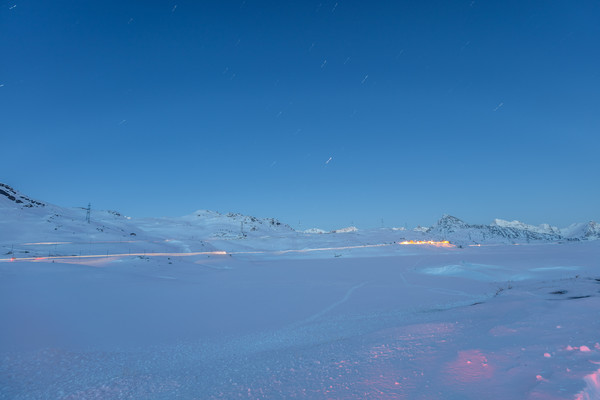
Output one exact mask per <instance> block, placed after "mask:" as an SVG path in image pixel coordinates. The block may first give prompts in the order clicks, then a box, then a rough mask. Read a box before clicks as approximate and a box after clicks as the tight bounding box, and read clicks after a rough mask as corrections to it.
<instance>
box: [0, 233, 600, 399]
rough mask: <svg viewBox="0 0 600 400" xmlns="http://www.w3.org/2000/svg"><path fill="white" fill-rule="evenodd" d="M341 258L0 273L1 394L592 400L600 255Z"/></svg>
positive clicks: (202, 258) (595, 247) (7, 268)
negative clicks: (0, 327) (0, 325)
mask: <svg viewBox="0 0 600 400" xmlns="http://www.w3.org/2000/svg"><path fill="white" fill-rule="evenodd" d="M312 240H313V242H311V243H310V244H307V246H298V244H299V243H295V244H296V245H297V246H296V248H298V249H302V248H309V247H315V246H318V243H315V242H314V239H312ZM300 244H301V243H300ZM213 245H214V246H215V247H216V248H219V247H220V246H222V243H221V244H219V243H216V244H213ZM330 245H331V243H328V244H327V246H330ZM64 246H66V245H64ZM69 246H71V247H65V251H66V252H67V253H74V254H78V252H77V249H76V247H77V246H79V245H77V244H70V245H69ZM85 246H90V244H86V245H85ZM112 246H113V247H114V248H115V250H116V251H115V252H116V253H127V251H126V250H124V251H122V250H123V249H122V248H121V249H119V248H118V247H119V246H120V247H124V246H129V244H121V245H119V244H112ZM231 246H233V244H232V245H231ZM248 247H249V248H252V247H254V248H256V247H259V245H258V244H256V243H255V244H252V243H248ZM263 247H264V246H263ZM337 247H338V248H336V249H334V250H323V251H319V252H310V253H306V252H283V253H281V252H280V253H277V254H275V253H268V254H267V253H258V254H252V253H251V252H248V253H244V254H241V253H240V254H234V255H229V254H203V255H196V256H189V257H176V256H172V255H171V256H167V255H165V256H153V257H144V256H141V257H140V256H118V257H117V256H112V255H110V254H109V256H107V257H103V258H90V259H85V258H68V259H62V260H61V259H58V258H57V259H49V258H47V257H46V258H41V259H39V260H37V261H14V262H1V263H0V321H1V324H2V329H1V330H0V398H1V399H141V398H143V399H173V398H181V399H211V398H212V399H231V398H248V399H279V398H307V399H311V398H314V399H321V398H323V399H365V398H372V399H481V398H487V399H509V398H510V399H581V400H587V399H598V398H600V394H599V393H600V384H599V383H600V343H599V342H600V334H599V332H600V296H599V292H600V265H599V260H600V257H599V255H600V242H598V241H590V242H579V243H565V244H535V245H533V244H532V245H521V246H513V245H500V246H490V247H465V248H458V247H455V248H437V247H432V246H399V245H396V246H382V247H367V248H352V249H346V250H344V249H340V248H341V247H344V246H343V243H338V246H337ZM238 250H239V249H238Z"/></svg>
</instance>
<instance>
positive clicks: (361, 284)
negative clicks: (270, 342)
mask: <svg viewBox="0 0 600 400" xmlns="http://www.w3.org/2000/svg"><path fill="white" fill-rule="evenodd" d="M367 283H369V282H363V283H359V284H358V285H355V286H352V287H351V288H350V289H348V291H347V292H346V294H345V295H344V297H342V299H341V300H339V301H336V302H335V303H333V304H332V305H330V306H329V307H327V308H325V309H323V310H321V311H319V312H318V313H316V314H314V315H312V316H310V317H308V318H306V319H305V320H303V321H302V322H300V323H299V325H302V324H305V323H308V322H312V321H314V320H316V319H318V318H321V317H322V316H323V315H325V314H327V313H328V312H330V311H331V310H333V309H334V308H336V307H337V306H339V305H340V304H343V303H345V302H347V301H348V299H349V298H350V296H352V293H353V292H354V291H355V290H357V289H360V288H361V287H363V286H365V285H366V284H367Z"/></svg>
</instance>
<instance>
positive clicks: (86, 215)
mask: <svg viewBox="0 0 600 400" xmlns="http://www.w3.org/2000/svg"><path fill="white" fill-rule="evenodd" d="M86 210H87V212H86V213H85V220H86V222H87V223H88V224H89V223H90V214H91V211H92V203H88V206H87V209H86Z"/></svg>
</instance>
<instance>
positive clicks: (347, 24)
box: [0, 0, 600, 228]
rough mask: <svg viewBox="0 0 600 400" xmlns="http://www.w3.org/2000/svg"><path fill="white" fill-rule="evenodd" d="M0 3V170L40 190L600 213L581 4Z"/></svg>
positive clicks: (117, 196) (98, 199) (324, 212)
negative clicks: (0, 141) (0, 149)
mask: <svg viewBox="0 0 600 400" xmlns="http://www.w3.org/2000/svg"><path fill="white" fill-rule="evenodd" d="M0 6H1V7H0V29H1V31H0V32H1V40H0V54H1V57H2V58H1V60H2V61H1V62H0V85H3V86H0V116H1V117H0V134H1V138H2V150H3V151H2V156H1V157H0V181H1V182H4V183H7V184H10V185H13V186H15V187H16V188H17V189H19V190H21V191H22V192H24V193H26V194H28V195H30V196H33V197H36V198H39V199H41V200H45V201H49V202H52V203H55V204H59V205H63V206H84V205H87V203H88V202H92V206H93V207H96V208H103V209H117V210H119V211H121V212H123V213H125V214H127V215H131V216H134V217H137V216H177V215H184V214H188V213H191V212H193V211H194V210H196V209H212V210H218V211H222V212H228V211H234V212H242V213H247V214H251V215H256V216H263V217H276V218H279V219H281V220H282V221H284V222H287V223H289V224H291V225H293V226H295V227H298V224H299V223H300V227H301V228H309V227H313V226H319V227H323V228H335V227H341V226H347V225H350V224H351V223H353V224H354V225H357V226H359V227H364V228H366V227H376V226H380V225H381V220H382V218H383V222H384V224H385V225H386V226H402V225H404V224H405V223H406V224H408V226H414V225H417V224H422V225H430V224H433V223H434V222H435V221H436V220H437V219H438V218H439V217H440V216H441V214H442V213H449V214H453V215H456V216H458V217H460V218H463V219H465V220H467V221H469V222H474V223H475V222H480V223H488V222H491V220H492V219H493V218H495V217H499V218H505V219H520V220H523V221H525V222H529V223H534V224H538V223H542V222H548V223H551V224H555V225H559V226H561V225H566V224H568V223H570V222H575V221H586V220H589V219H596V220H599V219H600V207H599V206H598V205H599V201H600V200H599V199H600V178H599V172H600V157H599V156H600V151H599V150H600V45H599V43H600V24H599V23H598V17H599V16H600V2H598V1H586V0H583V1H577V2H573V1H546V0H544V1H511V0H509V1H506V0H502V1H499V0H498V1H481V0H475V1H472V0H467V1H447V0H440V1H417V0H415V1H398V2H396V1H385V2H366V1H358V0H356V1H348V0H339V1H337V2H336V1H307V0H303V1H258V0H246V1H210V2H209V1H179V0H177V1H171V0H165V1H144V2H140V1H122V0H120V1H113V0H105V1H97V2H87V1H51V2H50V1H41V0H38V1H26V0H13V1H5V0H1V1H0ZM330 158H331V159H330ZM328 160H330V161H329V162H328Z"/></svg>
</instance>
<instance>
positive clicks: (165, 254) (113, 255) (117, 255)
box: [0, 240, 455, 262]
mask: <svg viewBox="0 0 600 400" xmlns="http://www.w3.org/2000/svg"><path fill="white" fill-rule="evenodd" d="M166 241H168V240H166ZM59 243H60V244H63V243H69V242H42V243H32V244H59ZM82 243H83V244H87V242H82ZM97 243H100V242H97ZM105 243H108V242H105ZM122 243H127V242H122ZM393 245H419V246H422V245H429V246H435V247H455V245H453V244H451V243H449V242H447V241H443V242H434V241H417V242H415V241H404V242H393V243H380V244H363V245H355V246H337V247H315V248H308V249H286V250H262V251H260V250H259V251H232V252H227V251H224V250H214V251H197V252H188V253H171V252H143V253H108V252H107V253H106V254H83V255H54V256H41V257H36V256H32V257H10V258H0V262H15V261H36V262H40V261H42V262H43V261H54V260H69V259H101V258H113V259H118V258H126V257H193V256H203V255H209V256H210V255H221V256H224V255H229V256H232V255H241V254H244V255H249V254H275V255H282V254H288V253H311V252H319V251H337V250H353V249H366V248H377V247H387V246H393Z"/></svg>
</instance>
